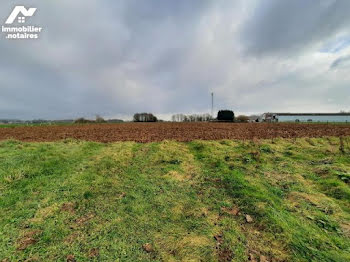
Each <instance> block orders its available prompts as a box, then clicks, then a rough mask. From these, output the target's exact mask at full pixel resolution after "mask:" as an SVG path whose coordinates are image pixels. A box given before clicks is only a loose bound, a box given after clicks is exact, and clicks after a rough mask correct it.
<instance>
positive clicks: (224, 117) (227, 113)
mask: <svg viewBox="0 0 350 262" xmlns="http://www.w3.org/2000/svg"><path fill="white" fill-rule="evenodd" d="M218 121H225V122H233V121H235V114H234V113H233V111H231V110H220V111H219V112H218Z"/></svg>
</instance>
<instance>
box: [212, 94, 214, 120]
mask: <svg viewBox="0 0 350 262" xmlns="http://www.w3.org/2000/svg"><path fill="white" fill-rule="evenodd" d="M211 117H212V118H214V93H211Z"/></svg>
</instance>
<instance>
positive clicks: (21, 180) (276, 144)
mask: <svg viewBox="0 0 350 262" xmlns="http://www.w3.org/2000/svg"><path fill="white" fill-rule="evenodd" d="M349 142H350V138H345V139H344V150H340V141H339V138H317V139H308V138H303V139H296V140H283V139H274V140H264V141H228V140H224V141H194V142H190V143H179V142H172V141H164V142H161V143H149V144H138V143H133V142H120V143H111V144H100V143H92V142H82V141H72V140H66V141H62V142H56V143H22V142H17V141H3V142H0V261H230V260H232V261H248V259H250V260H252V261H350V186H349V183H350V148H349ZM341 151H344V152H341ZM26 259H27V260H26Z"/></svg>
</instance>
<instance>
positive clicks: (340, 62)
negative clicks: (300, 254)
mask: <svg viewBox="0 0 350 262" xmlns="http://www.w3.org/2000/svg"><path fill="white" fill-rule="evenodd" d="M349 66H350V55H348V56H341V57H339V58H337V59H336V60H335V61H334V62H333V63H332V64H331V66H330V69H336V68H344V67H349Z"/></svg>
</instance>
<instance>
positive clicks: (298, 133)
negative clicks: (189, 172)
mask: <svg viewBox="0 0 350 262" xmlns="http://www.w3.org/2000/svg"><path fill="white" fill-rule="evenodd" d="M349 135H350V125H333V124H329V125H326V124H285V123H279V124H268V123H250V124H237V123H123V124H85V125H69V126H34V127H24V126H19V127H12V128H0V140H6V139H17V140H21V141H57V140H62V139H67V138H73V139H80V140H89V141H97V142H114V141H136V142H142V143H144V142H153V141H162V140H176V141H192V140H198V139H201V140H219V139H253V138H263V139H265V138H274V137H282V138H294V137H323V136H349Z"/></svg>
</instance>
